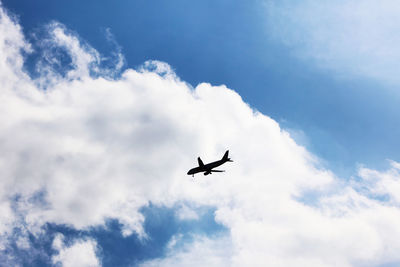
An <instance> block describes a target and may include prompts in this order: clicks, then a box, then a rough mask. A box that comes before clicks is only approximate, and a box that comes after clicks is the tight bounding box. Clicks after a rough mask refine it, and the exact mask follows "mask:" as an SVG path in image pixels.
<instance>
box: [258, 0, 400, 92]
mask: <svg viewBox="0 0 400 267" xmlns="http://www.w3.org/2000/svg"><path fill="white" fill-rule="evenodd" d="M266 3H267V15H266V17H267V21H268V29H269V33H270V36H271V37H272V38H273V39H275V40H278V41H280V42H282V43H283V44H285V45H287V46H288V47H290V48H292V49H293V51H294V53H295V54H297V55H298V56H300V57H301V58H303V59H304V60H305V61H311V62H313V63H315V64H316V65H318V66H319V67H321V68H323V69H330V70H333V71H334V72H336V73H337V74H338V75H342V76H346V77H352V76H357V77H358V78H360V77H361V78H363V77H364V78H365V77H366V78H372V79H377V80H379V81H381V82H384V83H389V84H395V85H398V84H399V83H400V79H399V78H398V77H399V75H398V69H399V67H400V63H399V62H400V49H399V47H398V45H397V44H398V43H399V41H400V37H399V34H398V30H399V28H400V18H399V16H398V14H399V12H400V6H399V5H398V2H397V1H394V0H385V1H373V0H367V1H354V0H350V1H342V0H333V1H310V0H306V1H292V0H284V1H274V0H267V1H266Z"/></svg>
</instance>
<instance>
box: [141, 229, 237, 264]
mask: <svg viewBox="0 0 400 267" xmlns="http://www.w3.org/2000/svg"><path fill="white" fill-rule="evenodd" d="M173 240H174V239H173ZM195 240H196V241H195V242H194V243H192V244H190V245H186V246H184V247H182V248H179V249H176V250H171V249H170V251H169V252H168V256H167V257H165V258H164V259H155V260H150V261H147V262H144V263H142V264H141V265H140V266H141V267H153V266H154V267H155V266H157V267H159V266H164V267H168V266H171V267H173V266H221V267H222V266H227V267H228V266H232V265H231V258H232V251H231V240H229V238H227V237H222V238H221V237H220V238H216V239H210V238H205V237H201V236H199V237H197V238H196V239H195Z"/></svg>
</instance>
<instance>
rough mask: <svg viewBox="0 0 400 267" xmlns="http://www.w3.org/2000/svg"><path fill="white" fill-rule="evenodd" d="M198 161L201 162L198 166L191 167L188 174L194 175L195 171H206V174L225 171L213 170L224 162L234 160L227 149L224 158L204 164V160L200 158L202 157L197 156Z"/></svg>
mask: <svg viewBox="0 0 400 267" xmlns="http://www.w3.org/2000/svg"><path fill="white" fill-rule="evenodd" d="M197 161H198V163H199V166H198V167H195V168H193V169H190V170H189V171H188V173H187V174H188V175H194V174H195V173H199V172H204V175H209V174H212V173H213V172H223V171H221V170H213V169H214V168H216V167H218V166H221V165H222V164H224V163H225V162H228V161H230V162H232V160H231V159H230V158H229V150H227V151H226V152H225V154H224V156H223V157H222V159H220V160H217V161H214V162H211V163H208V164H204V163H203V161H202V160H201V159H200V157H198V158H197Z"/></svg>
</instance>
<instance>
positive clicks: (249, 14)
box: [3, 0, 400, 175]
mask: <svg viewBox="0 0 400 267" xmlns="http://www.w3.org/2000/svg"><path fill="white" fill-rule="evenodd" d="M3 3H4V6H5V7H7V8H8V9H10V10H12V11H13V12H14V13H15V14H17V16H18V17H19V18H20V21H21V25H22V26H23V29H24V32H25V33H27V36H28V38H29V36H30V35H32V34H33V32H35V30H38V29H39V28H40V27H41V26H42V25H43V24H46V23H49V22H50V21H52V20H56V21H60V22H62V23H63V24H65V25H66V26H67V27H68V28H69V29H71V30H73V31H76V32H77V33H78V34H79V35H80V36H81V37H82V38H83V39H84V40H86V41H87V42H88V43H90V44H91V45H92V46H93V47H95V48H96V49H97V50H99V51H100V52H102V53H104V54H107V53H109V51H110V49H115V47H114V45H115V44H114V43H113V42H109V41H107V38H106V37H105V30H106V29H109V30H110V32H111V33H112V34H113V36H114V38H115V42H116V43H117V44H118V45H119V46H120V47H121V48H122V51H123V54H124V56H125V58H126V63H127V64H126V66H127V67H136V66H138V65H141V64H142V63H143V62H144V61H146V60H149V59H156V60H161V61H165V62H168V63H169V64H170V65H171V66H172V67H173V68H174V70H175V71H176V73H177V74H178V75H179V76H180V77H181V78H182V79H183V80H185V81H187V82H189V83H190V84H192V85H194V86H195V85H197V84H198V83H200V82H210V83H212V84H225V85H227V86H228V87H229V88H233V89H234V90H236V91H237V92H238V93H239V94H240V95H241V96H242V97H243V99H244V100H245V101H246V102H248V103H249V104H250V105H251V106H252V107H254V108H256V109H258V110H260V111H261V112H263V113H265V114H267V115H269V116H271V117H272V118H274V119H276V120H277V121H279V122H281V123H282V125H283V127H285V128H290V129H294V130H296V131H297V132H298V133H301V132H302V133H304V136H305V137H301V138H302V139H306V140H307V141H306V144H307V147H308V149H310V150H311V151H313V152H314V153H316V154H317V155H318V156H320V157H321V158H323V159H326V160H327V164H328V166H329V167H332V168H334V169H337V171H338V172H339V173H341V174H342V173H343V175H349V174H352V173H353V172H354V167H355V166H356V165H357V164H368V165H369V166H374V167H377V168H382V167H384V166H386V163H385V160H386V159H389V158H390V159H397V158H399V156H400V155H399V152H398V150H397V149H396V147H397V146H398V145H399V141H398V138H397V136H398V133H399V130H400V128H399V127H400V126H398V123H396V122H398V119H399V117H398V116H399V115H398V114H399V113H398V112H397V110H398V109H397V106H398V105H399V103H400V102H399V101H400V98H399V96H398V93H397V92H396V89H395V88H396V85H391V86H390V85H387V84H385V83H382V82H381V81H379V80H378V81H377V80H376V79H373V77H369V76H360V75H352V74H350V75H347V76H345V77H341V76H342V75H338V74H337V72H336V71H331V70H327V69H325V68H324V67H321V66H319V65H318V64H316V62H315V61H314V60H313V58H312V57H309V58H307V57H303V58H300V57H298V56H296V49H297V47H296V46H301V45H302V44H301V43H300V42H299V44H296V43H295V44H293V45H285V44H282V43H281V42H279V41H277V40H276V38H273V37H271V35H273V34H272V33H271V31H272V30H271V28H270V27H269V25H268V23H271V22H269V20H268V18H269V16H271V15H270V14H269V13H268V6H267V5H265V3H263V1H258V0H257V1H253V0H252V1H190V2H188V1H177V0H174V1H118V3H107V2H105V1H101V2H99V1H86V2H85V3H82V2H81V1H68V2H57V3H56V2H52V1H43V0H41V1H35V2H31V1H27V0H25V1H24V0H18V1H7V0H6V1H3ZM33 10H34V12H33ZM332 23H334V21H332ZM288 24H289V23H288ZM294 27H295V26H294ZM293 31H296V29H295V28H294V29H293ZM299 34H300V35H301V34H302V33H301V32H300V33H299ZM318 52H320V51H318ZM346 60H349V61H351V58H349V59H346Z"/></svg>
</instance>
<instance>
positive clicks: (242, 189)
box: [0, 13, 400, 266]
mask: <svg viewBox="0 0 400 267" xmlns="http://www.w3.org/2000/svg"><path fill="white" fill-rule="evenodd" d="M54 25H56V26H54ZM57 25H59V24H53V26H54V27H50V28H51V31H52V32H53V33H54V32H56V36H58V37H57V38H58V39H57V38H56V39H54V40H53V41H52V43H51V45H54V46H62V47H64V48H65V49H67V50H68V53H69V54H70V56H71V57H72V58H74V57H77V58H76V59H73V62H75V63H74V64H73V69H72V70H70V71H69V73H70V75H69V74H68V75H65V76H63V75H47V74H46V73H45V74H44V75H45V79H47V82H46V85H47V86H46V90H43V89H41V88H40V86H41V85H42V84H43V83H41V82H38V80H32V79H31V78H30V77H29V76H28V75H26V74H24V73H23V71H22V62H23V57H22V56H21V54H20V52H19V51H20V50H21V49H23V48H25V47H29V45H28V44H26V43H25V41H24V39H23V35H22V33H21V30H20V27H19V26H18V24H16V23H15V22H13V21H12V20H10V19H9V17H8V16H6V15H5V14H4V13H1V20H0V53H1V57H0V63H1V64H2V68H0V78H1V80H0V83H1V85H2V86H1V89H0V99H1V105H0V151H1V153H0V177H2V183H1V184H0V200H1V202H0V203H1V205H0V207H1V209H2V210H3V211H4V213H2V215H1V216H0V226H1V227H0V230H1V234H2V235H7V233H10V231H11V230H12V227H13V225H15V223H16V221H17V220H19V219H18V218H21V217H22V218H23V220H24V225H26V228H27V229H28V230H29V231H31V232H33V233H36V232H38V231H40V227H41V226H43V225H44V224H45V223H48V222H50V223H57V224H67V225H70V226H72V227H75V228H77V229H85V228H88V227H91V226H95V225H101V224H103V223H104V221H105V220H106V219H107V218H115V219H118V220H119V221H120V222H121V223H122V224H123V225H124V228H123V234H125V235H129V234H131V233H137V234H139V235H140V236H141V237H145V236H146V233H144V231H143V228H142V223H143V221H144V218H143V216H142V215H141V214H140V212H139V209H140V208H141V207H143V206H144V205H147V204H148V203H149V202H150V201H151V202H152V203H154V204H155V205H166V206H172V205H175V204H179V203H193V206H194V207H200V206H202V205H207V206H213V207H215V208H216V220H217V221H218V222H220V223H222V224H223V225H225V226H226V227H227V228H228V230H229V236H228V237H223V238H215V239H212V238H211V239H210V238H202V237H199V238H198V239H197V240H195V241H194V242H193V243H192V245H190V244H189V245H187V246H185V248H184V249H183V250H182V249H180V248H177V247H175V246H171V247H172V248H171V251H170V253H169V254H168V257H167V258H166V259H163V260H159V261H157V260H156V261H152V262H148V263H145V264H148V265H151V264H154V263H157V264H160V265H166V266H168V265H170V264H172V263H173V262H178V263H181V264H184V263H185V262H186V261H187V260H190V259H192V260H193V264H191V265H196V263H198V265H201V266H203V265H204V263H209V264H211V263H212V264H213V265H214V266H215V265H220V266H226V265H229V266H265V265H268V266H377V265H379V264H382V263H386V262H392V261H400V256H399V255H398V253H397V252H398V251H399V249H400V238H399V237H400V232H399V231H398V230H397V229H398V225H399V221H400V209H399V207H398V200H397V196H396V192H398V190H397V188H398V183H399V179H398V174H397V173H398V172H397V169H398V163H393V167H392V169H390V170H389V171H388V172H383V173H381V172H376V171H371V170H367V169H362V170H361V173H360V177H361V178H363V179H361V180H360V181H359V182H355V181H354V182H351V183H346V182H344V181H340V180H338V179H337V178H336V177H335V176H334V175H333V174H332V173H331V172H329V171H327V170H323V169H321V168H319V167H318V159H316V158H315V157H313V155H311V154H310V153H309V152H308V151H307V150H306V149H305V148H304V147H302V146H299V145H298V144H296V142H295V141H294V140H293V139H292V138H291V137H290V135H289V134H288V133H287V132H285V131H283V130H282V129H281V128H280V127H279V124H278V123H277V122H276V121H274V120H272V119H271V118H269V117H268V116H265V115H263V114H260V113H258V112H255V111H254V110H252V109H251V108H250V107H249V106H248V105H247V104H246V103H244V102H243V101H242V99H241V97H240V96H239V95H238V94H237V93H236V92H234V91H232V90H230V89H229V88H226V87H225V86H212V85H210V84H207V83H203V84H199V85H198V86H196V87H195V88H192V87H191V86H189V85H188V84H186V83H185V82H183V81H180V80H179V78H178V77H176V75H175V74H174V72H173V71H172V70H171V68H170V67H169V66H168V64H166V63H162V62H158V61H151V62H148V63H146V64H145V65H144V67H143V68H141V69H139V70H132V69H128V70H126V71H124V72H123V73H122V75H121V77H120V78H117V79H112V78H110V77H109V76H107V78H104V77H103V76H102V75H101V73H102V70H101V67H100V65H96V64H95V65H94V66H93V64H92V63H93V62H95V61H96V57H97V56H93V55H97V52H94V50H93V48H87V47H86V48H83V47H84V46H82V44H81V42H80V41H79V38H78V37H77V36H75V35H71V34H70V33H67V31H66V30H65V29H64V27H60V28H57V27H58V26H57ZM60 38H61V39H60ZM60 40H61V41H60ZM49 42H51V41H49ZM49 45H50V44H49ZM87 53H88V54H87ZM81 56H82V58H79V59H78V57H81ZM8 58H12V59H13V60H9V59H8ZM93 60H94V61H93ZM92 67H94V71H95V72H96V73H97V75H96V77H93V76H91V75H90V74H91V71H92V69H91V68H92ZM54 73H56V72H55V71H54ZM42 78H43V77H39V78H38V79H39V80H40V79H42ZM227 148H229V149H230V151H231V158H232V159H233V160H234V162H233V163H230V164H228V163H227V164H226V166H224V168H225V169H226V170H227V172H225V173H221V174H219V175H216V174H215V175H212V176H207V177H204V176H199V177H198V178H196V180H195V181H193V180H192V179H191V178H190V177H189V176H187V175H186V172H187V170H188V169H189V168H191V167H193V165H194V164H196V160H195V159H196V157H197V156H198V155H200V156H202V158H203V160H204V161H205V162H208V161H211V160H214V159H216V158H219V157H221V156H222V154H223V152H224V151H225V149H227ZM371 173H373V181H372V182H371V181H370V178H369V177H371V175H370V174H371ZM374 185H379V186H378V187H377V188H378V191H376V190H375V189H374ZM39 192H43V194H42V197H43V198H44V201H37V199H36V200H35V196H37V195H38V193H39ZM310 192H311V193H315V194H316V195H317V196H318V195H319V197H317V198H316V199H315V203H313V204H314V205H312V206H311V205H307V204H304V203H301V202H299V201H298V199H299V198H301V197H302V196H304V194H308V193H310ZM376 194H385V195H388V196H389V199H390V200H391V201H381V200H379V198H377V197H376V196H375V195H376ZM15 196H19V197H18V199H17V200H18V201H16V203H14V202H12V201H11V199H13V197H15ZM44 202H45V203H44ZM11 204H13V205H14V206H13V207H15V208H14V210H15V211H16V212H17V215H18V216H16V215H15V214H14V213H13V210H12V209H11V206H12V205H11ZM15 211H14V212H15ZM182 214H184V215H185V216H183V217H182V218H188V216H189V217H190V218H195V215H196V214H193V213H191V211H190V210H185V209H183V210H182ZM1 240H3V239H1ZM221 244H223V245H221ZM54 247H55V248H57V249H58V250H59V251H60V253H59V254H58V256H56V257H55V258H54V262H56V261H60V262H65V264H67V261H68V260H72V259H81V260H85V262H86V263H88V264H92V263H93V264H97V263H98V259H97V258H96V257H95V250H96V244H95V242H94V241H91V240H84V241H79V242H77V243H75V244H74V245H72V246H65V245H64V244H63V242H61V241H58V239H56V240H55V241H54ZM174 248H175V250H174ZM225 248H226V249H227V250H224V249H225ZM71 264H72V263H71ZM74 264H76V263H74Z"/></svg>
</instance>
